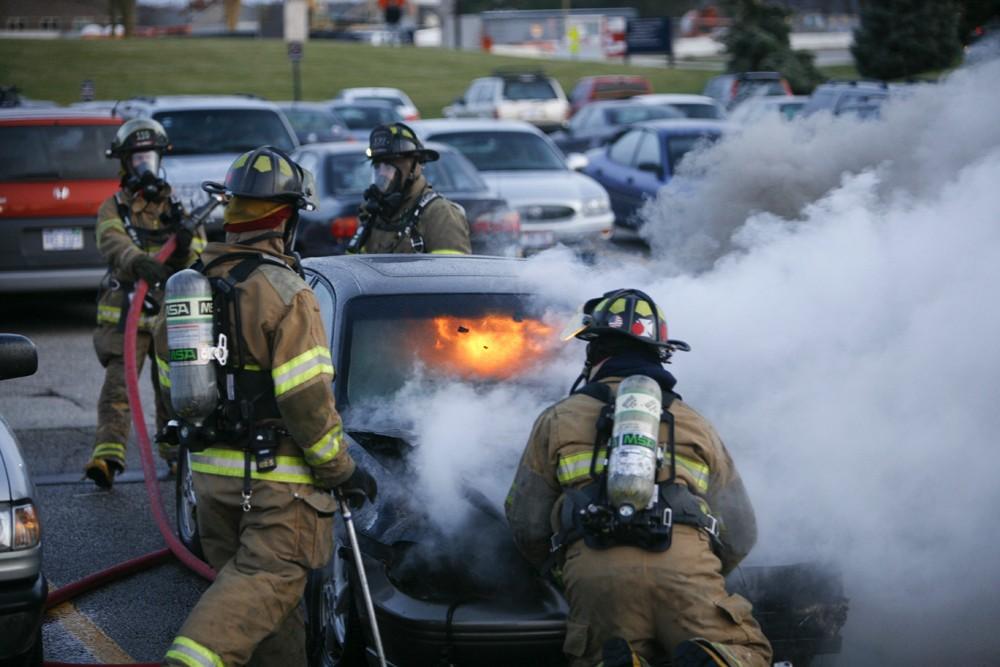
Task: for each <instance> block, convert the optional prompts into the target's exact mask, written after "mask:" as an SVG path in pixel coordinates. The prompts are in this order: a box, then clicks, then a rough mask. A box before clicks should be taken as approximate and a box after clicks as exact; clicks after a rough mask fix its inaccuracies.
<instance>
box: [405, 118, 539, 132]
mask: <svg viewBox="0 0 1000 667" xmlns="http://www.w3.org/2000/svg"><path fill="white" fill-rule="evenodd" d="M410 127H412V128H413V131H414V132H416V133H417V134H424V135H428V134H434V133H438V132H528V133H531V134H537V135H542V131H541V130H539V129H538V128H536V127H535V126H534V125H531V124H530V123H525V122H523V121H519V120H494V119H490V118H456V119H451V118H432V119H429V120H417V121H413V122H412V123H410Z"/></svg>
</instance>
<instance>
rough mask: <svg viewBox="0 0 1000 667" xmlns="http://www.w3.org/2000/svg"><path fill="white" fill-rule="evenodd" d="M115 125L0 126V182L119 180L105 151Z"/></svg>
mask: <svg viewBox="0 0 1000 667" xmlns="http://www.w3.org/2000/svg"><path fill="white" fill-rule="evenodd" d="M117 130H118V126H116V125H26V126H8V127H0V181H49V180H58V179H81V180H82V179H95V180H96V179H102V180H106V179H111V180H116V179H117V178H118V160H109V159H108V158H106V157H105V156H104V151H105V149H107V147H108V146H110V145H111V140H112V139H114V138H115V132H116V131H117Z"/></svg>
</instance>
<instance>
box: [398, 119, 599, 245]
mask: <svg viewBox="0 0 1000 667" xmlns="http://www.w3.org/2000/svg"><path fill="white" fill-rule="evenodd" d="M413 129H414V130H415V131H416V132H417V134H419V135H420V136H421V138H423V139H425V140H427V141H438V142H441V143H445V144H449V145H451V146H452V147H454V148H456V149H458V150H459V151H461V152H462V154H463V155H465V157H467V158H468V159H469V161H470V162H472V164H474V165H475V166H476V169H478V170H479V173H480V174H482V176H483V179H484V180H485V181H486V182H487V183H488V184H490V185H491V186H492V187H493V188H494V189H495V190H496V191H497V193H498V194H499V195H500V196H501V197H503V198H504V199H506V200H507V201H508V202H510V205H511V206H512V207H513V208H514V209H515V210H516V211H517V212H518V213H519V214H520V216H521V239H522V245H523V246H524V248H525V250H526V251H532V250H538V249H541V248H547V247H549V246H552V245H555V244H556V243H565V244H567V245H573V246H578V247H580V248H581V249H583V250H585V251H587V250H590V249H592V248H593V246H594V244H595V243H598V242H600V241H601V240H602V239H605V238H606V237H607V236H608V235H609V234H610V232H611V227H612V223H613V221H614V216H613V215H612V213H611V209H610V204H609V201H608V194H607V192H605V191H604V188H602V187H601V186H600V185H599V184H598V183H596V182H595V181H594V180H593V179H592V178H590V177H589V176H585V175H583V174H580V173H577V172H576V171H574V170H572V169H570V167H569V166H567V162H566V160H564V158H563V156H562V153H561V152H560V151H559V149H558V148H557V147H556V145H555V144H554V143H552V140H551V139H549V137H547V136H546V135H545V134H544V133H543V132H542V131H541V130H539V129H538V128H536V127H534V126H532V125H529V124H528V123H521V122H517V121H486V120H425V121H419V122H417V123H414V127H413ZM581 157H582V156H581Z"/></svg>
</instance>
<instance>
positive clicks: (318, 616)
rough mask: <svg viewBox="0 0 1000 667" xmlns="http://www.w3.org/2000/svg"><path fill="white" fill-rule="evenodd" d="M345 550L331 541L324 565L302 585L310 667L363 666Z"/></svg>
mask: <svg viewBox="0 0 1000 667" xmlns="http://www.w3.org/2000/svg"><path fill="white" fill-rule="evenodd" d="M347 556H348V554H347V553H346V550H342V548H341V547H340V546H339V545H337V544H336V543H334V549H333V555H332V556H331V558H330V561H329V562H328V563H327V564H326V567H324V568H323V569H320V570H313V571H312V572H310V573H309V579H308V581H307V584H306V592H305V604H306V646H307V650H308V655H309V665H310V667H353V666H354V665H358V666H360V665H365V664H366V662H365V651H364V641H363V636H362V629H361V617H360V616H359V615H358V611H357V607H355V603H354V592H353V589H352V588H351V577H350V569H349V568H350V567H351V564H350V563H349V562H348V561H347V560H345V557H347Z"/></svg>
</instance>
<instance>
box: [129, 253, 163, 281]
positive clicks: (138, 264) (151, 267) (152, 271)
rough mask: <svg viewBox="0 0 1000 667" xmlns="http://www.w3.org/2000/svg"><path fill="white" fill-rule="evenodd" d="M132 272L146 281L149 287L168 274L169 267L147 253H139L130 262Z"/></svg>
mask: <svg viewBox="0 0 1000 667" xmlns="http://www.w3.org/2000/svg"><path fill="white" fill-rule="evenodd" d="M132 273H134V274H135V275H136V277H138V278H142V279H143V280H145V281H146V284H148V285H149V286H150V287H153V286H154V285H156V284H157V283H161V282H163V281H164V280H166V279H167V277H169V276H170V269H168V268H167V267H165V266H164V265H162V264H160V263H159V262H157V261H156V260H155V259H153V258H152V257H150V256H149V255H139V256H138V257H136V258H135V261H133V262H132Z"/></svg>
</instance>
